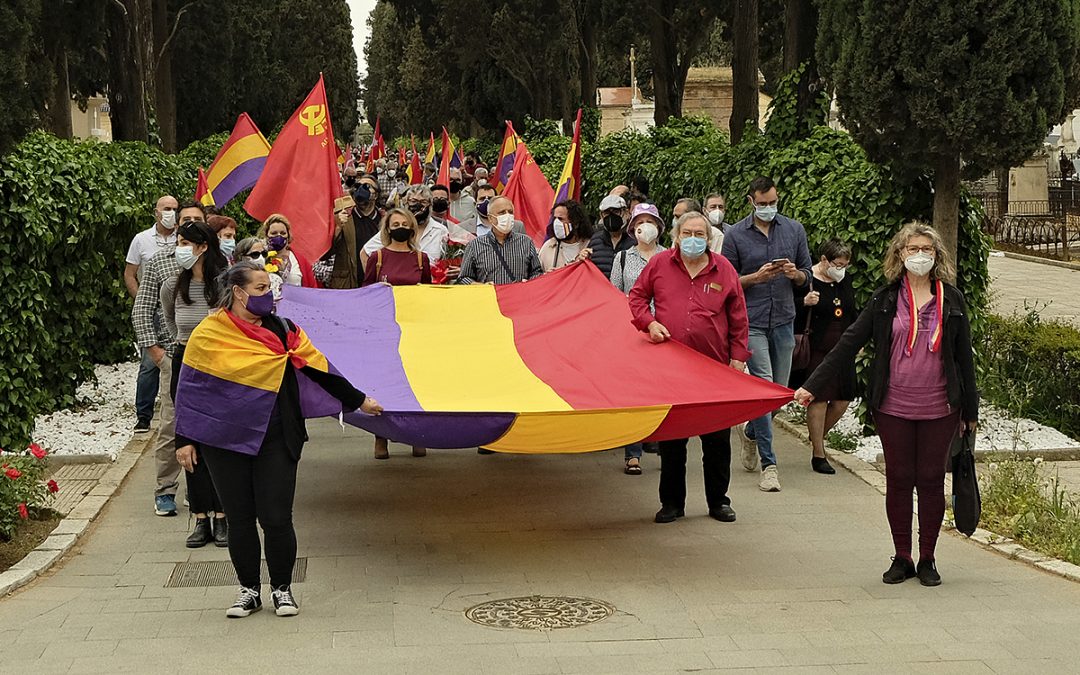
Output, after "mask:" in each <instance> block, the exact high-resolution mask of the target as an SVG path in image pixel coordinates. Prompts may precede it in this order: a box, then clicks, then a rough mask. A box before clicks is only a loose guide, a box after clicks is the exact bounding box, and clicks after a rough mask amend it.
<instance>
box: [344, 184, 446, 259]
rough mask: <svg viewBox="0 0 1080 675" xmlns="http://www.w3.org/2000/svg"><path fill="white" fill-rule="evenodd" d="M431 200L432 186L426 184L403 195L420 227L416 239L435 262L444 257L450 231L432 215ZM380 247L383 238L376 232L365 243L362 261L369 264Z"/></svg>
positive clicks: (415, 186)
mask: <svg viewBox="0 0 1080 675" xmlns="http://www.w3.org/2000/svg"><path fill="white" fill-rule="evenodd" d="M431 202H432V196H431V188H429V187H428V186H426V185H413V186H411V187H409V189H407V190H405V194H404V196H403V197H402V206H403V207H404V208H406V209H408V210H409V212H411V213H412V214H413V215H414V216H415V217H416V225H417V227H418V228H419V229H418V230H417V232H416V235H417V236H416V240H417V244H418V245H419V246H420V250H421V251H423V252H424V253H427V256H428V260H430V261H431V262H435V261H437V260H441V259H442V256H443V243H444V242H445V241H446V240H447V238H448V237H449V236H450V233H449V231H448V230H447V229H446V225H445V224H444V223H443V222H442V221H440V220H436V219H435V218H434V217H433V216H432V215H431ZM380 248H382V239H381V238H380V236H379V233H378V232H376V233H375V236H373V237H372V238H371V239H368V242H367V243H366V244H364V252H363V253H361V254H360V260H361V262H363V264H364V265H367V261H368V258H369V257H371V254H373V253H375V251H378V250H379V249H380Z"/></svg>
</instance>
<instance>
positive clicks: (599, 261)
mask: <svg viewBox="0 0 1080 675" xmlns="http://www.w3.org/2000/svg"><path fill="white" fill-rule="evenodd" d="M634 246H637V242H636V241H634V238H633V237H631V236H630V235H629V234H627V233H626V231H625V230H623V233H622V238H621V239H619V243H618V244H616V245H614V246H612V245H611V233H610V232H608V231H607V230H600V231H599V232H596V233H595V234H593V236H592V239H591V240H590V241H589V248H591V249H592V255H591V256H589V260H591V261H592V263H593V264H594V265H596V266H597V267H599V268H600V271H601V272H603V274H604V277H605V278H607V279H610V278H611V265H612V263H614V262H615V254H616V253H618V252H619V251H625V250H626V249H628V248H633V247H634Z"/></svg>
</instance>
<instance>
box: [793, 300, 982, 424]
mask: <svg viewBox="0 0 1080 675" xmlns="http://www.w3.org/2000/svg"><path fill="white" fill-rule="evenodd" d="M936 288H937V285H936V284H933V285H932V286H931V289H933V290H934V292H935V294H936ZM944 288H945V301H944V315H945V316H944V323H945V326H944V330H945V333H944V335H943V336H942V340H941V358H942V360H943V361H944V363H945V380H946V383H945V388H946V394H947V395H948V398H949V405H950V406H952V407H953V408H959V409H960V418H961V419H962V420H964V421H965V422H974V421H976V420H978V419H979V391H978V389H977V388H976V386H975V359H974V354H973V352H972V347H971V324H970V322H969V321H968V313H967V303H966V302H965V301H964V294H963V293H961V292H960V291H959V290H958V289H957V288H956V287H954V286H952V285H950V284H944ZM899 292H900V282H895V283H892V284H890V285H888V286H885V287H883V288H879V289H878V290H876V291H874V297H873V298H871V300H870V304H868V305H867V306H866V309H864V310H863V311H862V314H860V315H859V318H858V319H856V320H855V323H853V324H851V326H850V327H849V328H848V329H847V330H846V331H844V336H843V337H842V338H840V342H839V343H837V345H836V347H835V348H834V349H833V350H832V351H831V352H829V355H828V356H826V357H825V360H824V361H822V362H821V365H820V366H818V367H817V369H816V370H814V373H813V374H812V375H811V376H810V378H809V379H808V380H807V381H806V383H805V384H803V389H806V390H807V391H808V392H810V393H811V394H813V393H814V392H815V391H820V390H821V389H822V385H824V383H825V382H826V381H828V380H829V379H830V378H837V377H842V375H843V372H844V369H845V368H850V367H851V365H852V364H853V363H854V362H855V357H856V356H857V355H858V353H859V350H860V349H862V348H863V346H864V345H866V343H867V342H869V341H870V340H871V339H873V341H874V360H873V364H872V366H871V371H870V373H871V375H870V384H869V386H868V389H867V392H866V400H867V403H868V405H869V406H870V408H871V409H872V410H877V409H878V408H880V407H881V403H882V401H883V400H884V399H885V392H886V391H888V389H889V355H890V350H891V346H892V325H893V319H894V318H895V317H896V304H897V302H896V300H897V296H898V295H899Z"/></svg>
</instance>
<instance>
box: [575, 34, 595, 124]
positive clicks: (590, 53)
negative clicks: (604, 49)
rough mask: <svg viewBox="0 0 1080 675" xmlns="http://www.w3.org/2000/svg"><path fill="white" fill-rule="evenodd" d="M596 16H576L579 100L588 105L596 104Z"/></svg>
mask: <svg viewBox="0 0 1080 675" xmlns="http://www.w3.org/2000/svg"><path fill="white" fill-rule="evenodd" d="M598 20H599V18H598V17H596V16H585V17H579V18H578V30H579V31H580V36H579V38H580V41H579V43H578V71H579V72H580V79H581V102H582V103H583V104H584V105H586V106H589V107H593V106H595V105H596V61H597V59H598V58H599V47H598V46H597V43H598V40H597V35H596V26H595V22H596V21H598Z"/></svg>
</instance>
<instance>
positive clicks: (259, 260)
mask: <svg viewBox="0 0 1080 675" xmlns="http://www.w3.org/2000/svg"><path fill="white" fill-rule="evenodd" d="M251 262H253V263H255V264H256V265H258V266H259V267H260V268H261V267H266V256H261V255H260V256H259V257H258V258H252V259H251Z"/></svg>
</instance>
